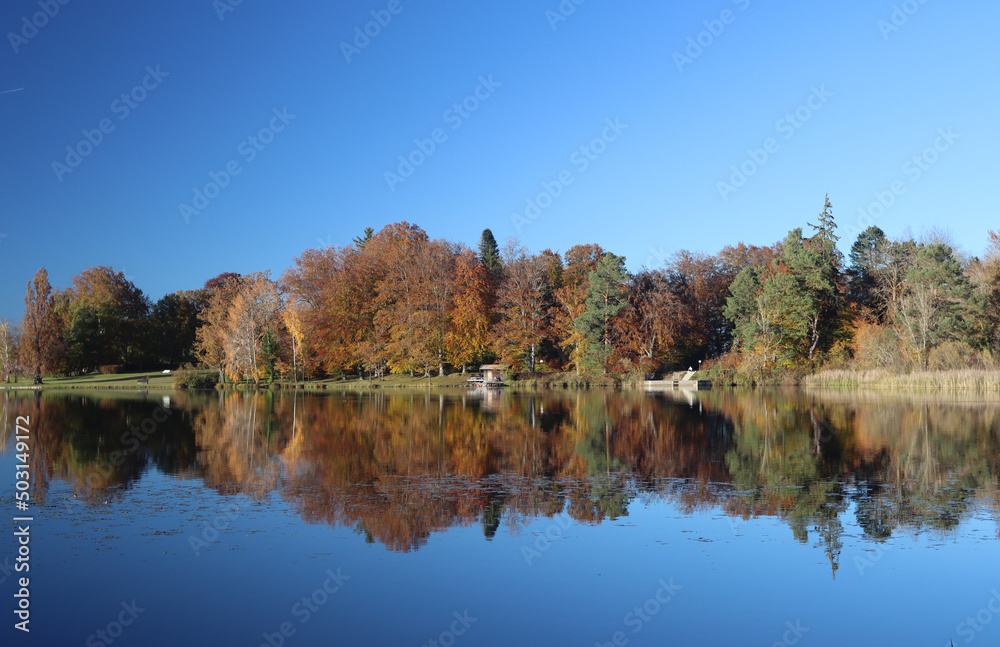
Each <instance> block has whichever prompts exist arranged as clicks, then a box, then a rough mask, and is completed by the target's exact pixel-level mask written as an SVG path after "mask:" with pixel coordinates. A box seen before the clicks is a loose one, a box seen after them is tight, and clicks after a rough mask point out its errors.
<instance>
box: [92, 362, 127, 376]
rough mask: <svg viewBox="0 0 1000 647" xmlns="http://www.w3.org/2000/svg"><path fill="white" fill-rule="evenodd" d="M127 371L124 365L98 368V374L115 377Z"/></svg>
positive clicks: (109, 365)
mask: <svg viewBox="0 0 1000 647" xmlns="http://www.w3.org/2000/svg"><path fill="white" fill-rule="evenodd" d="M124 369H125V366H124V365H123V364H105V365H104V366H98V367H97V372H98V373H100V374H101V375H115V374H117V373H121V372H122V371H123V370H124Z"/></svg>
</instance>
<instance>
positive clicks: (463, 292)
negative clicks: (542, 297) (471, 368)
mask: <svg viewBox="0 0 1000 647" xmlns="http://www.w3.org/2000/svg"><path fill="white" fill-rule="evenodd" d="M455 284H456V292H455V300H454V308H453V311H452V314H451V318H450V325H449V329H448V333H447V337H446V339H445V345H446V347H447V349H448V354H449V356H450V357H451V360H452V361H453V362H454V363H455V364H456V365H460V366H461V367H462V370H463V372H464V371H465V366H466V365H467V364H473V363H477V362H482V361H483V360H484V359H485V358H486V357H487V356H488V355H489V353H490V350H489V342H490V330H491V328H492V324H493V312H494V309H495V308H496V292H495V290H494V288H493V281H492V277H491V275H490V270H489V268H488V267H487V266H486V265H484V264H483V263H482V262H481V261H480V259H479V258H476V257H475V256H473V255H472V254H471V253H463V254H461V255H460V256H459V257H458V258H457V259H456V262H455Z"/></svg>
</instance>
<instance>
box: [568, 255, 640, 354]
mask: <svg viewBox="0 0 1000 647" xmlns="http://www.w3.org/2000/svg"><path fill="white" fill-rule="evenodd" d="M627 282H628V272H627V271H626V269H625V257H623V256H616V255H614V254H612V253H611V252H607V253H605V254H604V256H603V257H601V260H600V262H599V263H598V264H597V267H595V268H594V270H593V271H592V272H590V274H588V275H587V283H588V285H587V301H586V307H585V308H584V311H583V314H582V315H580V317H579V318H577V320H576V328H577V330H578V331H579V332H580V333H581V334H582V335H583V337H584V338H585V339H586V340H587V350H586V354H585V355H584V365H585V366H586V367H587V368H588V369H589V370H595V371H596V370H601V371H603V372H607V365H608V360H609V358H610V357H611V353H612V351H613V348H612V345H611V343H612V328H611V320H612V318H613V317H614V316H615V315H617V314H618V313H619V312H620V311H621V310H622V309H623V308H624V307H625V306H626V304H627V300H626V292H625V285H626V283H627Z"/></svg>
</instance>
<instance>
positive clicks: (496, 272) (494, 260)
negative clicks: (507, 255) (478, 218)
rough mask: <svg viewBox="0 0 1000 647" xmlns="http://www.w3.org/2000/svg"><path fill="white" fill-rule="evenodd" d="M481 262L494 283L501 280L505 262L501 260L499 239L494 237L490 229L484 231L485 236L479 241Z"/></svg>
mask: <svg viewBox="0 0 1000 647" xmlns="http://www.w3.org/2000/svg"><path fill="white" fill-rule="evenodd" d="M479 261H480V262H481V263H482V264H483V265H484V266H486V269H488V270H489V271H490V276H492V277H493V279H494V281H496V280H497V279H499V278H500V273H501V272H502V271H503V261H502V260H500V247H499V246H498V245H497V239H496V238H494V237H493V232H492V231H490V230H489V229H484V230H483V235H482V237H480V239H479Z"/></svg>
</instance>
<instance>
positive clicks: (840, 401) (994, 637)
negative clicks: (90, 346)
mask: <svg viewBox="0 0 1000 647" xmlns="http://www.w3.org/2000/svg"><path fill="white" fill-rule="evenodd" d="M0 402H2V405H3V411H2V413H0V416H2V418H0V422H2V423H3V427H2V432H0V433H2V434H3V436H2V437H0V441H2V445H0V446H2V447H3V448H4V452H3V453H2V454H0V486H2V487H3V488H4V491H5V492H7V493H8V495H5V498H6V499H7V500H9V501H10V504H9V505H7V506H5V508H4V509H3V517H4V518H5V520H6V521H5V523H6V524H8V527H13V524H12V523H11V522H10V518H11V517H13V516H14V515H15V514H16V512H15V510H14V506H13V492H14V481H15V478H14V471H15V469H14V465H15V463H16V460H15V456H14V454H15V452H14V439H13V431H12V428H13V425H14V417H15V416H18V415H23V416H29V417H30V420H31V425H30V426H31V430H32V435H33V437H32V447H31V466H32V470H33V473H34V483H33V487H32V490H31V492H32V497H33V507H32V512H33V513H34V517H35V522H34V523H33V524H32V528H31V532H32V537H33V539H32V544H31V546H32V552H31V562H30V564H31V571H30V576H31V609H32V616H31V625H30V626H31V630H32V631H31V634H30V640H29V641H28V642H27V643H26V644H38V645H90V646H94V645H102V644H104V645H111V644H114V645H122V646H125V645H142V646H154V645H245V646H247V647H254V646H257V645H271V646H272V647H277V646H278V645H288V646H294V645H413V646H415V647H418V646H420V645H425V644H439V645H444V646H445V647H448V646H450V645H456V646H459V647H461V646H462V645H469V646H472V645H506V646H509V645H519V644H524V645H581V646H588V647H589V646H591V645H602V646H603V645H768V646H769V645H774V644H779V645H796V644H797V645H804V646H812V645H817V646H818V645H838V646H840V645H847V644H862V645H935V646H940V645H946V644H948V641H949V640H954V642H955V644H956V645H962V644H969V643H974V644H982V645H995V644H1000V541H998V519H1000V492H998V475H1000V400H998V398H997V397H996V396H995V395H991V396H975V395H962V394H957V395H949V394H923V395H922V394H918V395H892V394H870V393H868V394H866V393H857V392H851V393H845V392H829V393H828V392H796V391H788V392H778V391H763V392H762V391H755V392H733V391H713V392H700V393H682V394H673V393H664V394H657V395H643V394H638V393H620V392H604V391H596V392H566V393H552V394H544V395H525V394H513V393H488V394H482V393H478V394H477V393H467V392H464V391H463V392H449V393H437V392H433V393H426V392H404V393H390V392H378V391H375V392H372V393H371V394H368V393H366V394H323V395H307V396H304V395H302V394H298V395H293V394H292V393H291V392H280V393H276V394H272V393H255V394H228V395H221V394H217V393H183V392H180V393H168V394H156V393H152V392H151V393H149V394H113V393H110V392H101V393H97V392H94V393H90V392H87V393H84V392H73V393H66V394H59V393H54V392H46V393H44V394H41V395H40V394H36V393H26V392H20V393H5V394H0ZM0 549H2V552H0V559H6V560H7V561H6V562H4V563H3V564H0V580H2V581H3V583H2V584H0V591H2V593H3V595H4V599H6V600H7V603H6V607H7V608H8V609H13V598H12V596H13V594H14V592H15V590H16V587H15V582H14V575H15V574H14V573H12V572H10V571H11V566H13V559H14V556H15V554H16V553H15V550H16V544H15V539H14V536H13V532H11V531H8V532H5V533H4V536H3V538H2V541H0ZM4 617H5V620H4V623H3V628H2V630H0V636H3V637H4V638H3V643H2V644H5V645H6V644H14V643H13V642H11V640H13V639H18V644H25V642H24V641H23V640H21V638H23V636H21V635H20V632H15V631H14V630H13V628H12V627H13V623H14V621H15V618H14V617H13V615H12V614H11V613H10V611H9V610H8V611H7V612H5V613H4ZM994 620H995V621H994ZM99 631H100V632H103V633H98V632H99ZM431 641H435V642H433V643H432V642H431Z"/></svg>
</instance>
